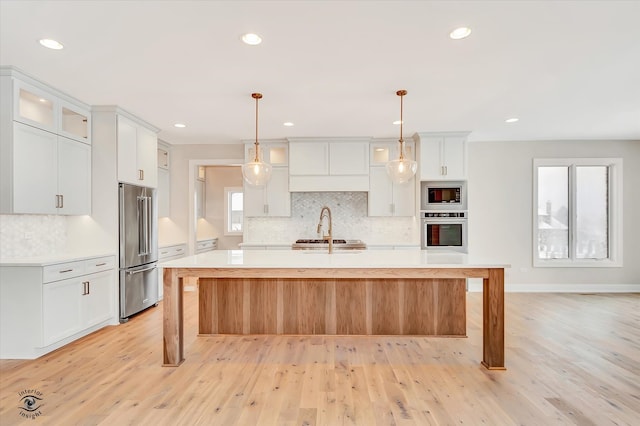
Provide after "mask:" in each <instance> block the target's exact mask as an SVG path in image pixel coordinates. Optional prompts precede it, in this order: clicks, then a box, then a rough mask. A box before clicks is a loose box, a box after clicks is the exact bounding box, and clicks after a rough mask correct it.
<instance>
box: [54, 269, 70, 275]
mask: <svg viewBox="0 0 640 426" xmlns="http://www.w3.org/2000/svg"><path fill="white" fill-rule="evenodd" d="M71 271H73V269H65V270H64V271H59V272H58V273H60V274H66V273H67V272H71Z"/></svg>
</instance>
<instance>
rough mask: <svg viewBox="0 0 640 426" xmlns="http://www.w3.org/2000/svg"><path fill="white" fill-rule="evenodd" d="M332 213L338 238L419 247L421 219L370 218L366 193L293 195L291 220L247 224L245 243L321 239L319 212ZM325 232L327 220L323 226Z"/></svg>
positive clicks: (267, 219) (258, 219) (257, 219)
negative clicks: (323, 209)
mask: <svg viewBox="0 0 640 426" xmlns="http://www.w3.org/2000/svg"><path fill="white" fill-rule="evenodd" d="M323 206H327V207H329V208H330V209H331V216H332V219H333V235H334V237H335V238H344V239H360V240H363V241H364V242H365V243H367V244H420V234H419V231H418V222H419V221H418V219H416V218H414V217H368V216H367V193H366V192H293V193H291V217H254V218H246V220H245V238H244V242H274V243H281V242H287V243H289V242H293V241H295V240H297V239H299V238H318V234H317V233H316V229H317V226H318V219H319V218H320V210H321V209H322V207H323ZM323 223H324V226H323V229H324V231H325V232H326V228H327V225H326V219H325V221H324V222H323Z"/></svg>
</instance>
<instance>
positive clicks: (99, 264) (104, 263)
mask: <svg viewBox="0 0 640 426" xmlns="http://www.w3.org/2000/svg"><path fill="white" fill-rule="evenodd" d="M106 264H107V262H102V263H96V267H98V266H104V265H106Z"/></svg>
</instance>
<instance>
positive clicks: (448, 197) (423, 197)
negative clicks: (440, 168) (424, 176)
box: [420, 181, 467, 211]
mask: <svg viewBox="0 0 640 426" xmlns="http://www.w3.org/2000/svg"><path fill="white" fill-rule="evenodd" d="M420 210H430V211H434V210H437V211H442V210H446V211H452V210H456V211H464V210H467V184H466V182H465V181H440V182H438V181H434V182H429V181H423V182H420Z"/></svg>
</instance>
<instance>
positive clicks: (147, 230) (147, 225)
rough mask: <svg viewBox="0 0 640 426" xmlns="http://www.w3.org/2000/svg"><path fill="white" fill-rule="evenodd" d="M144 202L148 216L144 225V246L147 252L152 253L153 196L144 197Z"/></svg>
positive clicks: (146, 215)
mask: <svg viewBox="0 0 640 426" xmlns="http://www.w3.org/2000/svg"><path fill="white" fill-rule="evenodd" d="M144 203H145V205H144V206H145V209H144V212H145V218H146V223H145V227H144V230H145V231H144V232H145V236H144V241H145V243H144V248H145V254H147V255H148V254H151V197H148V196H147V197H144Z"/></svg>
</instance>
